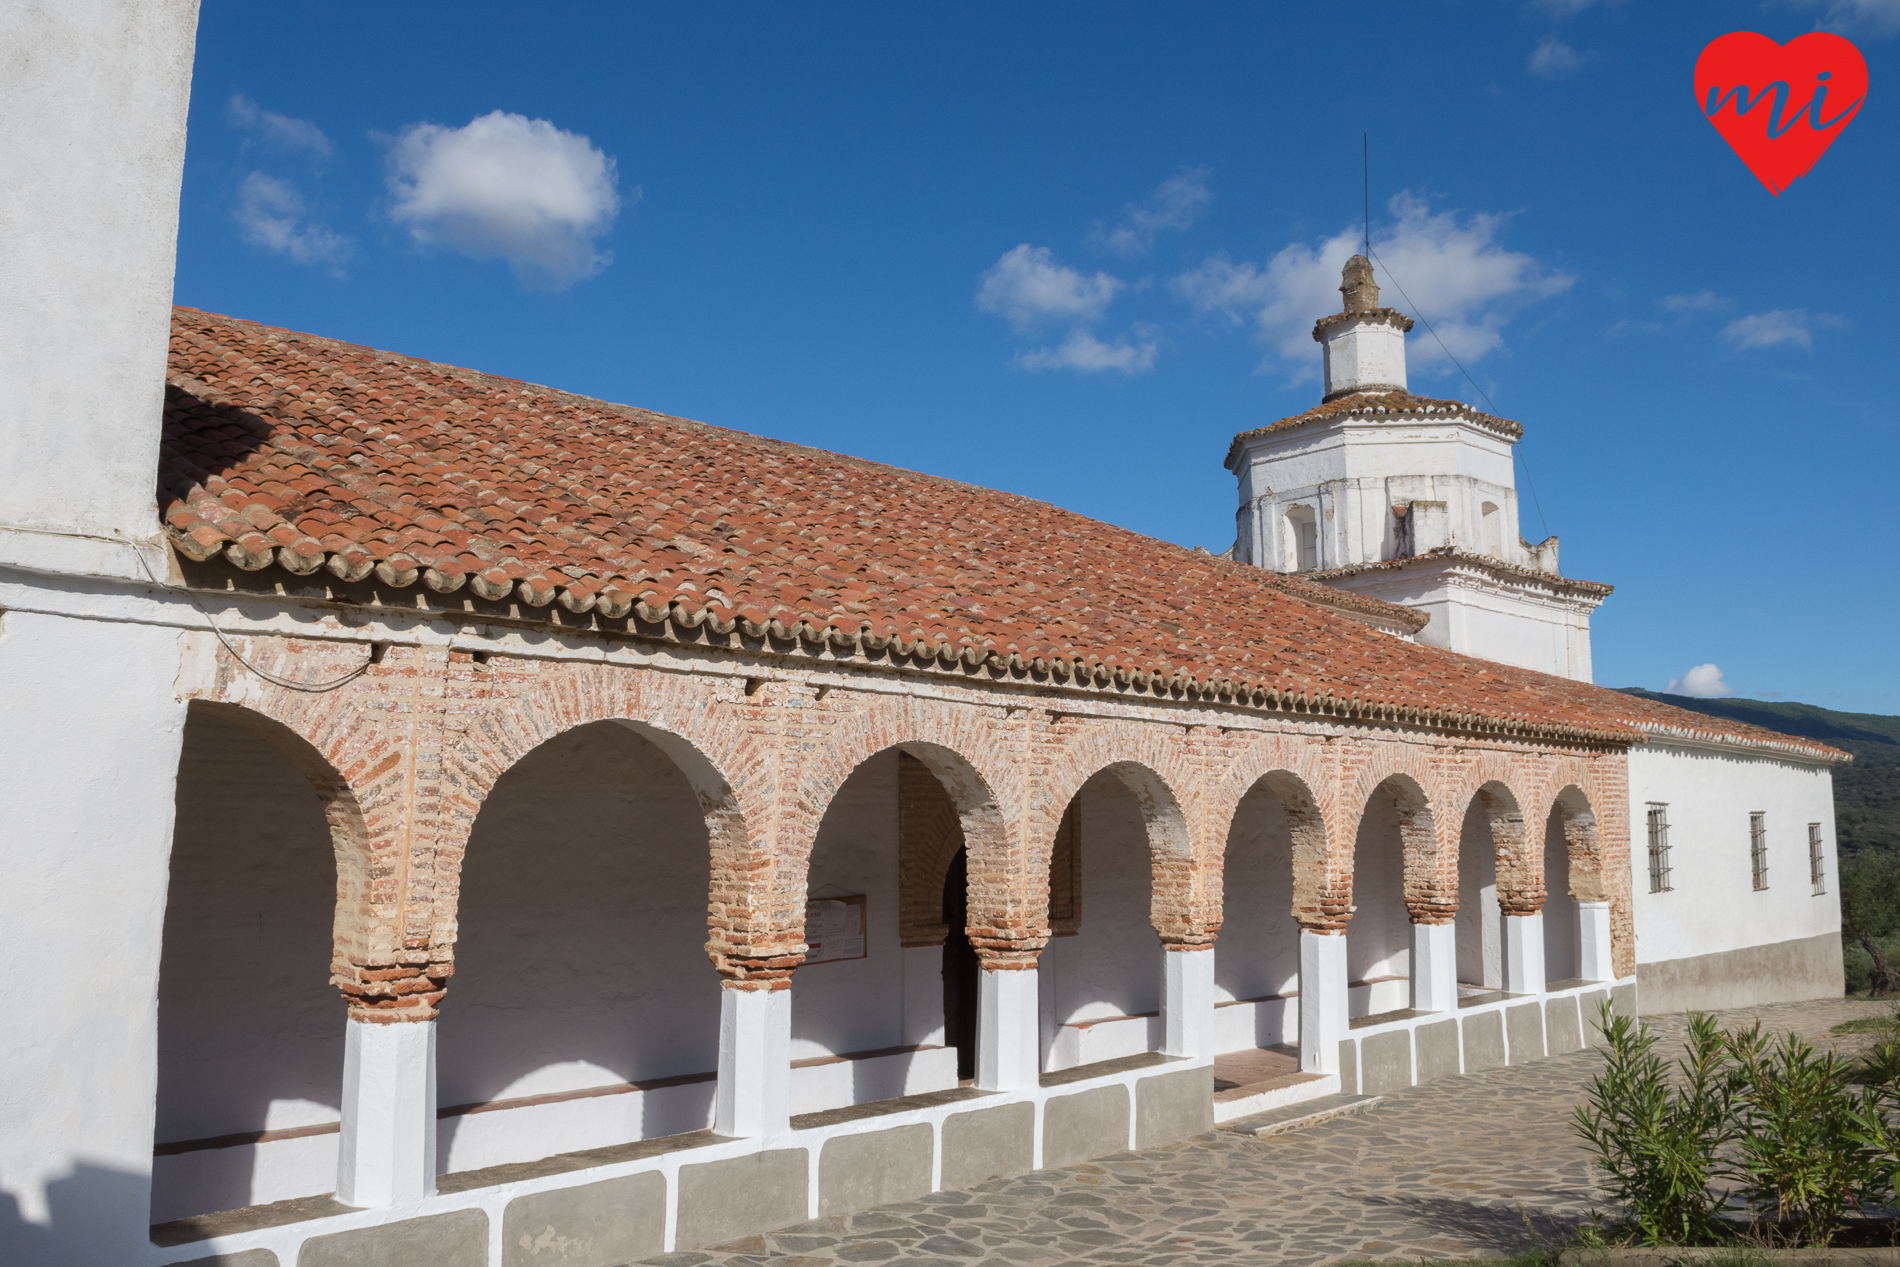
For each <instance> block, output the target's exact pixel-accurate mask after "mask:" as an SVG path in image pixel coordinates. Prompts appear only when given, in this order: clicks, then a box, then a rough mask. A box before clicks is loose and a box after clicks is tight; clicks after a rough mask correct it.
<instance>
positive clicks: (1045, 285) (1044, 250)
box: [976, 242, 1124, 330]
mask: <svg viewBox="0 0 1900 1267" xmlns="http://www.w3.org/2000/svg"><path fill="white" fill-rule="evenodd" d="M1123 284H1124V283H1123V282H1122V281H1120V280H1119V279H1118V278H1114V277H1110V276H1109V275H1108V274H1107V273H1096V274H1095V275H1094V276H1093V277H1088V276H1085V275H1084V274H1082V273H1080V272H1078V271H1077V270H1075V269H1073V268H1069V267H1067V266H1066V265H1063V264H1060V263H1057V262H1056V258H1055V256H1054V254H1052V253H1051V252H1050V250H1049V248H1048V247H1046V246H1031V245H1029V243H1027V242H1024V243H1023V244H1022V245H1021V246H1017V247H1014V248H1012V249H1010V250H1007V251H1005V252H1003V255H1002V258H1001V259H998V260H997V261H996V263H995V264H993V265H991V266H990V268H989V270H988V271H986V272H985V273H984V274H983V276H982V279H981V283H980V284H979V285H978V287H977V291H976V306H977V307H978V308H980V309H982V310H983V311H984V312H993V313H995V314H996V315H997V316H999V317H1002V318H1004V319H1005V320H1007V321H1008V322H1009V323H1010V324H1011V325H1013V326H1015V327H1016V328H1017V329H1019V330H1026V329H1030V328H1032V327H1034V326H1037V325H1040V324H1042V323H1043V322H1046V321H1094V320H1095V319H1096V318H1098V317H1100V316H1101V315H1102V313H1103V312H1104V311H1105V310H1106V309H1107V308H1108V305H1109V303H1110V301H1112V300H1113V299H1114V298H1115V292H1117V291H1119V290H1120V289H1121V288H1122V286H1123Z"/></svg>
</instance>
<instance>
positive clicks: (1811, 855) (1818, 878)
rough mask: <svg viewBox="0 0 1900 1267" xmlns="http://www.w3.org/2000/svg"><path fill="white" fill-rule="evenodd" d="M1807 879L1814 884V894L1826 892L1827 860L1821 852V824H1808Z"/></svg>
mask: <svg viewBox="0 0 1900 1267" xmlns="http://www.w3.org/2000/svg"><path fill="white" fill-rule="evenodd" d="M1808 879H1810V880H1812V881H1813V882H1814V892H1815V894H1816V895H1817V896H1818V895H1819V894H1822V893H1825V892H1827V859H1826V857H1825V856H1824V855H1823V854H1822V852H1821V824H1819V823H1809V824H1808Z"/></svg>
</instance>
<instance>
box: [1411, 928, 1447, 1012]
mask: <svg viewBox="0 0 1900 1267" xmlns="http://www.w3.org/2000/svg"><path fill="white" fill-rule="evenodd" d="M1412 1007H1413V1009H1414V1010H1416V1011H1420V1012H1452V1011H1456V1010H1457V1008H1458V926H1457V925H1455V924H1414V925H1412Z"/></svg>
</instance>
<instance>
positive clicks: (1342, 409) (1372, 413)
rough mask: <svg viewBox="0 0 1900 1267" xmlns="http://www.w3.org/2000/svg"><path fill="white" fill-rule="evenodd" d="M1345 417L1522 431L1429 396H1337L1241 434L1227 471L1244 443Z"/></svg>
mask: <svg viewBox="0 0 1900 1267" xmlns="http://www.w3.org/2000/svg"><path fill="white" fill-rule="evenodd" d="M1347 414H1360V415H1363V416H1365V417H1368V418H1377V419H1381V420H1383V419H1385V418H1388V417H1389V418H1393V419H1398V418H1414V417H1430V416H1433V415H1441V414H1442V415H1448V416H1455V417H1459V418H1463V419H1466V420H1468V421H1470V422H1475V423H1477V424H1478V425H1479V426H1481V427H1484V428H1486V429H1487V430H1490V431H1495V432H1497V433H1498V434H1499V435H1501V436H1503V437H1505V438H1506V439H1508V440H1518V439H1521V438H1523V435H1524V428H1522V427H1520V426H1518V425H1517V424H1516V423H1515V422H1512V421H1511V420H1510V419H1509V418H1499V417H1498V416H1496V415H1495V414H1488V413H1485V412H1484V411H1482V410H1479V409H1473V408H1472V407H1471V406H1470V405H1467V404H1465V403H1464V402H1463V401H1461V400H1433V399H1432V398H1431V397H1430V396H1414V395H1412V394H1411V393H1410V392H1354V393H1353V394H1351V395H1350V396H1340V397H1337V398H1335V399H1333V400H1329V401H1326V402H1325V403H1323V404H1318V405H1315V406H1313V407H1312V408H1311V409H1309V410H1307V411H1306V412H1305V413H1303V414H1294V415H1293V416H1292V417H1291V418H1282V419H1280V420H1279V421H1278V422H1271V423H1268V424H1267V425H1266V426H1264V427H1255V428H1254V429H1253V430H1251V431H1243V432H1241V433H1240V434H1239V435H1236V436H1235V437H1234V442H1233V443H1232V444H1230V445H1229V446H1228V447H1227V469H1228V470H1230V471H1231V470H1233V469H1234V463H1235V462H1238V461H1239V460H1240V450H1241V448H1242V445H1241V441H1243V440H1250V439H1252V438H1253V437H1255V436H1264V435H1272V434H1274V433H1276V432H1281V431H1291V430H1293V429H1294V428H1295V427H1304V426H1306V425H1307V424H1309V423H1314V422H1324V421H1325V420H1327V419H1328V418H1338V417H1342V416H1344V415H1347Z"/></svg>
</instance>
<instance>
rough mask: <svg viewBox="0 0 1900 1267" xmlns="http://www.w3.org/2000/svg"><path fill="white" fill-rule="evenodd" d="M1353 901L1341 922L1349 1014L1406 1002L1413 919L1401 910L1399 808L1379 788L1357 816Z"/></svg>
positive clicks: (1402, 882) (1402, 878) (1402, 866)
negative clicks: (1348, 919)
mask: <svg viewBox="0 0 1900 1267" xmlns="http://www.w3.org/2000/svg"><path fill="white" fill-rule="evenodd" d="M1352 904H1353V914H1352V922H1351V923H1350V924H1348V925H1347V926H1346V980H1347V983H1348V985H1349V986H1351V987H1352V988H1351V989H1350V990H1349V992H1348V993H1349V997H1350V1000H1351V1006H1350V1012H1351V1015H1353V1016H1355V1017H1359V1016H1370V1015H1372V1014H1374V1013H1377V1012H1386V1011H1390V1010H1392V1009H1394V1008H1402V1007H1410V1006H1411V1005H1412V1003H1411V977H1412V920H1411V916H1410V915H1409V914H1408V913H1407V911H1406V909H1405V863H1404V855H1403V852H1402V845H1401V842H1400V839H1399V816H1398V811H1397V810H1396V809H1394V808H1393V805H1392V800H1391V798H1390V797H1388V796H1386V795H1385V794H1384V793H1383V792H1375V793H1373V795H1372V799H1371V800H1369V801H1368V802H1366V812H1365V813H1364V814H1363V815H1362V816H1361V817H1360V819H1359V836H1358V839H1357V840H1356V841H1355V843H1354V845H1353V864H1352ZM1362 982H1369V983H1370V984H1369V985H1361V984H1360V983H1362Z"/></svg>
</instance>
